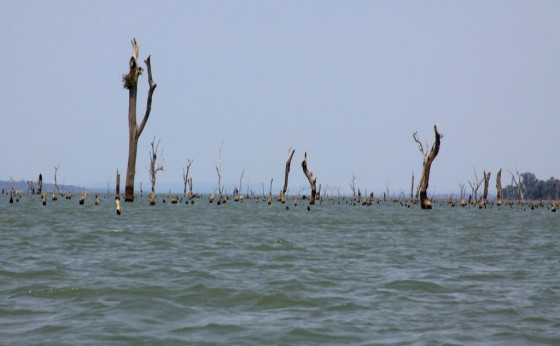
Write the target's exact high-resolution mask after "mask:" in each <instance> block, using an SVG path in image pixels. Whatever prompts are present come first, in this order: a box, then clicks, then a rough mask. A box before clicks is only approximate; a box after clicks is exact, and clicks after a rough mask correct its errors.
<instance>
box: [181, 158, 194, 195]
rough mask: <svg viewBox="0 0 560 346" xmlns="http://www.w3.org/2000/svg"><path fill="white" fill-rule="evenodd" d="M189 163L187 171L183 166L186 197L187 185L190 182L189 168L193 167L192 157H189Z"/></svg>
mask: <svg viewBox="0 0 560 346" xmlns="http://www.w3.org/2000/svg"><path fill="white" fill-rule="evenodd" d="M187 162H188V165H187V172H185V167H183V184H184V185H183V195H184V196H185V197H186V196H187V185H188V182H189V170H190V168H191V165H192V160H191V159H187Z"/></svg>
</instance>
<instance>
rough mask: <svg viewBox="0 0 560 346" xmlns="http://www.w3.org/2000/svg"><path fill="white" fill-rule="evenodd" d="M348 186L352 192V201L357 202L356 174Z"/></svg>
mask: <svg viewBox="0 0 560 346" xmlns="http://www.w3.org/2000/svg"><path fill="white" fill-rule="evenodd" d="M348 184H349V185H350V190H352V199H353V200H354V201H355V200H356V176H355V175H354V173H352V180H351V181H350V183H348Z"/></svg>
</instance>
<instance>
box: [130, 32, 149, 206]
mask: <svg viewBox="0 0 560 346" xmlns="http://www.w3.org/2000/svg"><path fill="white" fill-rule="evenodd" d="M139 50H140V46H139V45H138V43H137V42H136V39H134V38H133V39H132V56H131V57H130V62H129V64H130V70H129V72H128V74H126V75H124V76H123V85H124V87H125V88H126V89H128V133H129V137H128V164H127V169H126V186H125V191H124V200H125V202H132V201H134V177H135V175H136V156H137V153H138V139H139V138H140V135H141V134H142V131H144V127H145V126H146V122H147V121H148V118H149V116H150V111H151V110H152V95H153V94H154V90H155V89H156V87H157V84H156V83H155V82H154V80H153V79H152V66H151V63H150V56H148V58H147V59H146V60H144V63H145V64H146V67H147V68H148V83H149V85H150V90H149V91H148V99H147V104H146V113H145V114H144V118H143V119H142V122H141V123H140V125H137V123H136V95H137V91H138V77H140V75H141V74H142V72H143V69H142V67H141V66H140V65H139V64H138V52H139Z"/></svg>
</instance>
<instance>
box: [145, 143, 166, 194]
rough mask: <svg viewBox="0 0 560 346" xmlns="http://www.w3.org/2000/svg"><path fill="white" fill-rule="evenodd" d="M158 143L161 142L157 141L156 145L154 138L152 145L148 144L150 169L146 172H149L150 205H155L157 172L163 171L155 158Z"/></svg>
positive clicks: (160, 163) (159, 162) (161, 165)
mask: <svg viewBox="0 0 560 346" xmlns="http://www.w3.org/2000/svg"><path fill="white" fill-rule="evenodd" d="M160 141H161V140H158V142H157V144H155V142H156V138H155V137H154V139H153V141H152V143H151V144H150V145H151V146H152V149H151V150H150V168H149V169H148V171H149V172H150V182H151V183H152V192H151V193H150V205H155V204H156V174H157V172H159V171H163V163H162V162H161V161H159V160H158V158H157V157H158V149H159V143H160ZM159 154H160V155H161V154H162V152H159Z"/></svg>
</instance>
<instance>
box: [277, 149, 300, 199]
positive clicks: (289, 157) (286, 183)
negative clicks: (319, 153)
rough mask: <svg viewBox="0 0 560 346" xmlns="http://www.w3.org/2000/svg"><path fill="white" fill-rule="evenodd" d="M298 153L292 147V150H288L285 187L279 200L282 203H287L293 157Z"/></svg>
mask: <svg viewBox="0 0 560 346" xmlns="http://www.w3.org/2000/svg"><path fill="white" fill-rule="evenodd" d="M295 152H296V151H295V150H294V149H292V147H290V149H288V159H287V160H286V169H285V171H284V187H283V188H282V191H281V192H280V197H279V198H278V200H279V201H280V202H281V203H286V192H287V191H288V175H289V174H290V166H291V164H292V157H294V153H295Z"/></svg>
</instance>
